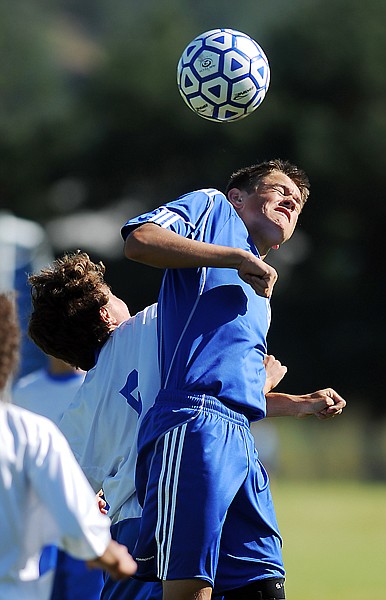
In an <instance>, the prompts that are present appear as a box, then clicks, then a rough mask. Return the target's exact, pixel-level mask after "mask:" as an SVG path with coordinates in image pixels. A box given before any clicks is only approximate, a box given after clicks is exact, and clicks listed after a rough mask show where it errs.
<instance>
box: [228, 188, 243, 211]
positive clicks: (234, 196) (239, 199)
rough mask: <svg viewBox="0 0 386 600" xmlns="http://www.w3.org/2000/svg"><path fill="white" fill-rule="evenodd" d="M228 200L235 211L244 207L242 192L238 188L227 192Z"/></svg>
mask: <svg viewBox="0 0 386 600" xmlns="http://www.w3.org/2000/svg"><path fill="white" fill-rule="evenodd" d="M228 200H229V202H230V203H231V204H232V206H233V207H234V208H235V209H236V210H240V209H241V208H243V206H244V198H243V192H242V191H241V190H239V189H238V188H231V189H230V190H229V192H228Z"/></svg>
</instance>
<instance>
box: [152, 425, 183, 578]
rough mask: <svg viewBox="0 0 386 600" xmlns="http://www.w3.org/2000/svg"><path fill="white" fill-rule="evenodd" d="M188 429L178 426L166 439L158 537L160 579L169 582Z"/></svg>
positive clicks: (161, 475)
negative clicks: (183, 451)
mask: <svg viewBox="0 0 386 600" xmlns="http://www.w3.org/2000/svg"><path fill="white" fill-rule="evenodd" d="M186 427H187V424H186V423H184V424H183V425H182V426H181V427H176V428H175V429H173V430H172V431H169V432H168V433H166V435H165V437H164V450H163V456H162V469H161V474H160V479H159V483H158V518H157V525H156V535H155V537H156V543H157V547H158V553H157V571H158V573H157V575H158V577H159V578H160V579H166V576H167V572H168V567H169V558H170V546H171V540H172V536H173V527H174V516H175V510H176V498H177V488H178V479H179V472H180V466H181V455H182V449H183V446H184V439H185V432H186ZM170 438H171V439H170ZM170 495H171V502H170ZM161 507H163V510H161ZM161 531H162V534H161ZM165 544H166V550H165Z"/></svg>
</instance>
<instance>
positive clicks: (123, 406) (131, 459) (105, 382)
mask: <svg viewBox="0 0 386 600" xmlns="http://www.w3.org/2000/svg"><path fill="white" fill-rule="evenodd" d="M159 388H160V378H159V368H158V346H157V305H156V304H153V305H152V306H150V307H147V308H146V309H145V310H144V311H142V312H140V313H138V314H137V315H135V316H134V317H131V318H130V319H129V320H128V321H125V322H124V323H121V325H119V326H118V327H117V328H116V329H115V330H114V331H113V332H112V334H111V336H110V337H109V339H108V340H107V342H106V343H105V344H104V346H103V347H102V350H101V352H100V354H99V356H98V359H97V363H96V365H95V366H94V367H93V368H92V369H90V371H88V372H87V375H86V378H85V380H84V383H83V384H82V386H81V387H80V389H79V391H78V393H77V394H76V396H75V398H74V400H73V402H72V404H71V405H70V407H69V409H68V410H67V411H66V412H65V414H64V416H63V419H62V421H61V422H60V425H59V426H60V428H61V430H62V432H63V433H64V435H65V436H66V438H67V440H68V441H69V444H70V446H71V448H72V450H73V452H74V454H75V456H76V459H77V460H78V462H79V464H80V466H81V467H82V469H83V471H84V473H85V475H86V477H87V479H88V480H89V482H90V484H91V486H92V487H93V489H94V491H95V492H98V491H99V490H100V489H101V488H103V491H104V494H105V498H106V500H107V502H108V504H109V506H110V511H109V516H110V518H111V520H112V522H113V523H117V522H118V521H121V520H123V519H126V518H134V517H139V516H141V508H140V506H139V503H138V500H137V496H136V491H135V482H134V478H135V464H136V460H137V435H138V427H139V425H140V422H141V420H142V417H143V415H144V414H145V413H146V412H147V410H148V409H149V408H150V406H152V405H153V404H154V400H155V397H156V395H157V393H158V391H159Z"/></svg>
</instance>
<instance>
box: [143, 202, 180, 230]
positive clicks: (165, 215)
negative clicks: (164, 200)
mask: <svg viewBox="0 0 386 600" xmlns="http://www.w3.org/2000/svg"><path fill="white" fill-rule="evenodd" d="M180 219H182V217H181V215H178V214H177V213H175V212H173V211H171V210H168V209H167V208H164V207H161V208H160V210H159V212H157V214H156V215H154V217H151V219H149V220H148V223H156V224H157V225H160V226H161V227H163V228H164V229H166V228H168V227H170V225H172V224H173V223H175V222H176V221H179V220H180Z"/></svg>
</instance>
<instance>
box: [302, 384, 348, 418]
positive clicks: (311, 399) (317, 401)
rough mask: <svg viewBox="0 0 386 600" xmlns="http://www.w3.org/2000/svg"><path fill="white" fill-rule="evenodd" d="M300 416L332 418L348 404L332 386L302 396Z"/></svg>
mask: <svg viewBox="0 0 386 600" xmlns="http://www.w3.org/2000/svg"><path fill="white" fill-rule="evenodd" d="M301 398H302V401H301V402H299V404H298V408H299V413H298V415H297V416H298V417H299V418H302V417H308V416H309V415H315V417H317V418H318V419H321V420H324V419H330V418H331V417H336V416H337V415H340V414H341V413H342V411H343V409H344V407H345V406H346V401H345V400H344V399H343V398H342V397H341V396H339V394H337V392H336V391H335V390H333V389H332V388H326V389H324V390H318V391H317V392H313V393H312V394H305V395H304V396H301Z"/></svg>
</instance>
